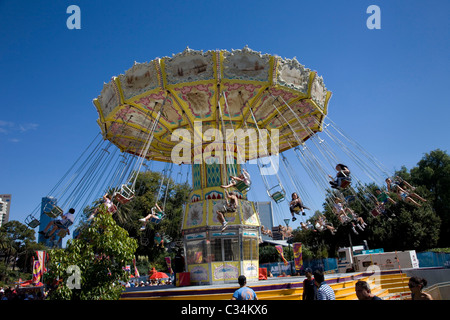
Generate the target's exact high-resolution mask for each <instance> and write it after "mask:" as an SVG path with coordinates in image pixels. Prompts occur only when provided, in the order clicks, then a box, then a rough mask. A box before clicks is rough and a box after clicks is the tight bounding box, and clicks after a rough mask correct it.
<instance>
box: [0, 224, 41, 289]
mask: <svg viewBox="0 0 450 320" xmlns="http://www.w3.org/2000/svg"><path fill="white" fill-rule="evenodd" d="M34 240H35V236H34V231H33V230H32V229H30V228H28V226H26V225H24V224H22V223H21V222H19V221H16V220H11V221H9V222H7V223H5V224H4V225H3V226H2V227H1V228H0V256H1V257H2V259H3V263H2V264H1V266H0V281H6V282H8V281H9V279H10V278H14V277H15V275H17V272H16V271H15V269H16V267H17V268H19V270H21V271H22V272H25V273H31V269H32V263H31V262H32V259H33V255H34V252H35V251H36V250H41V249H43V248H44V247H45V246H44V245H42V244H39V243H36V242H35V241H34ZM11 269H12V271H11ZM30 278H31V274H30ZM16 279H17V278H16Z"/></svg>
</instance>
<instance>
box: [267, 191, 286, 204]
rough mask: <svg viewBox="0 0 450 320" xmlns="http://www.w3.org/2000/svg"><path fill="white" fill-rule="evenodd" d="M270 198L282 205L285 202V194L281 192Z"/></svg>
mask: <svg viewBox="0 0 450 320" xmlns="http://www.w3.org/2000/svg"><path fill="white" fill-rule="evenodd" d="M270 197H271V198H272V199H273V200H274V201H275V202H276V203H280V202H281V201H283V200H284V197H285V194H284V193H283V192H281V191H276V192H275V193H273V194H271V195H270Z"/></svg>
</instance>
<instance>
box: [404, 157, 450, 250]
mask: <svg viewBox="0 0 450 320" xmlns="http://www.w3.org/2000/svg"><path fill="white" fill-rule="evenodd" d="M410 177H411V182H412V183H413V184H414V185H415V186H418V187H422V188H421V189H420V190H422V191H425V190H426V191H427V192H428V193H429V195H430V196H429V197H428V198H429V199H430V200H431V205H432V207H433V210H434V211H435V212H436V214H437V215H438V216H439V218H440V219H441V225H440V235H439V243H438V245H439V246H441V247H448V246H450V238H449V237H448V234H449V232H450V156H449V155H448V154H447V152H446V151H443V150H440V149H436V150H433V151H431V152H430V153H426V154H425V155H424V156H423V158H422V159H421V160H420V161H419V162H418V164H417V166H416V167H414V168H412V169H411V172H410Z"/></svg>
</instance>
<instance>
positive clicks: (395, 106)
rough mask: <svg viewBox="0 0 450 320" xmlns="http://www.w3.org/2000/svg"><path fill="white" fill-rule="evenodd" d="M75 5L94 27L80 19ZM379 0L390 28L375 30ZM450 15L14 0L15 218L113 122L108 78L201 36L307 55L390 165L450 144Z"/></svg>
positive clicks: (6, 20) (422, 4) (424, 6)
mask: <svg viewBox="0 0 450 320" xmlns="http://www.w3.org/2000/svg"><path fill="white" fill-rule="evenodd" d="M72 4H76V5H78V6H79V7H80V9H81V27H82V28H81V30H69V29H68V28H67V27H66V20H67V18H68V17H69V14H67V13H66V9H67V7H68V6H69V5H72ZM371 4H375V5H378V6H379V7H380V9H381V29H380V30H369V29H368V28H367V27H366V20H367V18H368V17H369V14H367V13H366V9H367V7H368V6H369V5H371ZM448 12H450V2H449V1H436V0H432V1H424V0H422V1H398V0H389V1H382V0H370V1H367V0H352V1H350V0H349V1H334V0H329V1H324V0H318V1H300V0H294V1H265V0H258V1H242V0H241V1H234V0H229V1H171V0H169V1H132V0H131V1H116V0H110V1H80V0H76V1H75V0H74V1H66V0H64V1H63V0H58V1H56V0H51V1H50V0H49V1H20V0H15V1H0V48H1V49H0V70H1V73H2V77H1V79H0V93H1V98H2V99H1V101H0V111H1V112H0V172H1V174H0V194H2V193H8V194H9V193H10V194H12V207H11V212H10V220H19V221H23V220H24V219H25V217H26V216H27V214H29V213H30V212H31V211H32V210H34V208H35V207H36V206H37V205H38V204H39V203H40V200H41V198H42V197H43V196H45V195H46V194H47V192H48V191H49V190H51V189H52V188H53V186H55V184H56V183H57V181H58V180H59V179H60V178H61V177H62V175H63V174H64V173H65V172H66V170H67V169H68V168H69V167H70V166H71V165H72V164H73V162H74V160H75V159H76V158H77V157H78V156H79V155H80V154H81V152H82V151H83V150H84V148H85V147H86V146H87V145H88V143H89V142H90V141H91V140H92V139H93V137H94V136H95V135H96V134H97V133H98V132H99V128H98V126H97V124H96V120H97V117H98V115H97V112H96V110H95V108H94V106H93V104H92V99H93V98H95V97H97V96H98V95H99V93H100V91H101V90H102V87H103V83H104V82H108V81H109V80H110V79H111V77H112V76H115V75H118V74H121V73H124V71H125V70H128V69H129V68H130V67H131V66H132V65H133V63H134V61H137V62H146V61H150V60H153V59H154V58H156V57H164V56H171V55H172V54H173V53H178V52H180V51H183V50H184V49H185V48H186V47H187V46H189V47H190V48H192V49H197V50H204V51H207V50H214V49H226V50H231V49H241V48H243V47H244V46H245V45H248V46H249V47H250V48H251V49H253V50H256V51H260V52H262V53H269V54H276V55H279V56H281V57H286V58H293V57H294V56H295V57H297V59H298V60H299V61H300V63H302V64H303V65H305V66H306V67H308V68H310V69H312V70H316V71H317V72H318V73H319V75H322V76H323V77H324V81H325V84H326V86H327V88H328V90H330V91H332V92H333V97H332V99H331V101H330V103H329V117H330V118H331V119H332V120H333V121H334V122H335V123H337V124H338V125H339V127H340V128H342V129H343V130H344V131H345V132H346V133H347V134H348V135H349V136H350V137H352V138H353V139H355V140H356V141H357V142H358V143H359V144H361V145H362V146H363V147H364V148H365V149H366V150H367V151H369V152H370V153H371V154H373V155H374V156H375V157H376V158H377V159H378V160H379V161H381V162H382V163H383V165H384V166H385V167H386V168H388V169H389V170H392V171H393V170H395V169H399V168H400V167H401V166H402V165H404V166H406V167H407V168H408V169H409V168H412V167H413V166H415V165H416V164H417V162H418V161H419V160H420V159H421V158H422V156H423V155H424V153H426V152H429V151H431V150H434V149H436V148H441V149H443V150H447V151H448V150H449V145H450V142H449V141H450V140H449V134H448V131H449V130H448V125H449V119H450V111H449V110H450V108H449V107H450V103H449V102H450V101H449V95H448V87H449V74H450V68H449V66H450V65H449V57H450V50H449V49H450V47H449V38H450V34H449V33H450V31H449V21H450V20H449V18H448ZM255 191H258V189H255ZM253 194H255V193H253ZM256 194H257V195H258V197H260V198H259V199H256V200H267V197H264V192H262V193H260V192H256ZM99 196H101V195H99ZM286 217H289V214H288V213H287V214H286Z"/></svg>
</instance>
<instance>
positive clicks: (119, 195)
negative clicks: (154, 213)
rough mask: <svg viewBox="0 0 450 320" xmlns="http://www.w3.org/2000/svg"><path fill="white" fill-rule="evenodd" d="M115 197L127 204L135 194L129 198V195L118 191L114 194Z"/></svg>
mask: <svg viewBox="0 0 450 320" xmlns="http://www.w3.org/2000/svg"><path fill="white" fill-rule="evenodd" d="M114 198H115V199H116V200H117V201H119V202H120V203H121V204H127V203H128V202H130V201H131V200H132V199H133V198H134V196H131V197H129V198H127V197H125V196H124V195H123V194H121V193H116V194H115V195H114Z"/></svg>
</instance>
